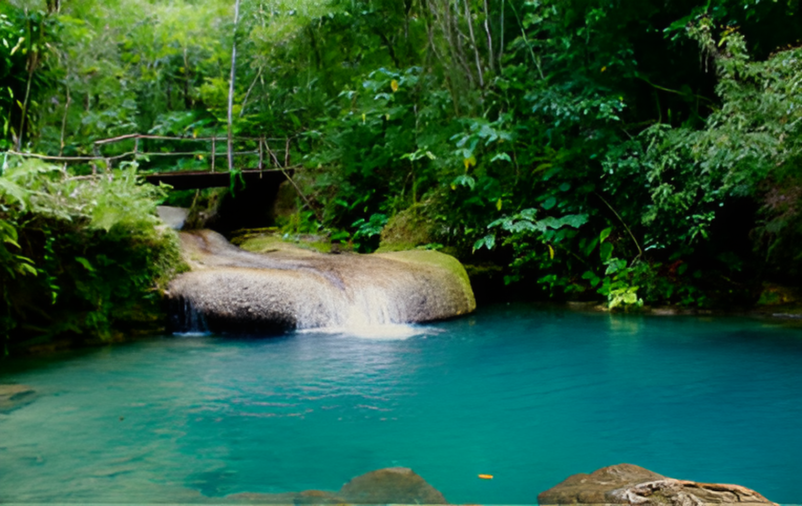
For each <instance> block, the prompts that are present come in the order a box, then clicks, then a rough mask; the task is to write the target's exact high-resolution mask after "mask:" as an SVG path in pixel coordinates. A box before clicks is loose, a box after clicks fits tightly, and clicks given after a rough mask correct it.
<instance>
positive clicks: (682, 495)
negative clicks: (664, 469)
mask: <svg viewBox="0 0 802 506" xmlns="http://www.w3.org/2000/svg"><path fill="white" fill-rule="evenodd" d="M537 500H538V503H539V504H541V505H549V504H630V505H640V506H652V505H654V506H657V505H672V506H701V505H704V504H740V505H743V506H749V505H755V506H756V505H764V506H765V505H771V504H774V503H772V502H771V501H769V500H768V499H766V498H765V497H763V496H762V495H760V494H758V493H757V492H755V491H754V490H750V489H748V488H745V487H741V486H739V485H722V484H718V483H697V482H694V481H687V480H676V479H673V478H667V477H665V476H662V475H660V474H657V473H653V472H652V471H649V470H648V469H644V468H642V467H639V466H635V465H632V464H618V465H616V466H609V467H604V468H601V469H598V470H596V471H594V472H593V473H591V474H584V473H580V474H575V475H573V476H569V477H568V478H567V479H566V480H565V481H563V482H562V483H560V484H559V485H556V486H554V487H553V488H550V489H549V490H547V491H545V492H542V493H541V494H540V495H538V496H537Z"/></svg>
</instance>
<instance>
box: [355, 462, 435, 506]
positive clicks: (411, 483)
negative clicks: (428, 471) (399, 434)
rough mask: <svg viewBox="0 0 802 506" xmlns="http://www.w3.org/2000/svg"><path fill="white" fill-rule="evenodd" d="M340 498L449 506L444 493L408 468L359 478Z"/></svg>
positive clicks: (358, 502)
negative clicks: (443, 505) (446, 505)
mask: <svg viewBox="0 0 802 506" xmlns="http://www.w3.org/2000/svg"><path fill="white" fill-rule="evenodd" d="M339 495H340V496H341V497H343V498H344V499H345V500H346V501H347V502H351V503H357V504H390V503H395V504H448V501H446V498H445V497H443V494H441V493H440V492H439V491H438V490H437V489H435V488H434V487H433V486H431V485H429V484H428V483H426V480H424V479H423V478H421V477H420V476H418V475H417V474H415V472H414V471H412V469H409V468H406V467H390V468H387V469H379V470H378V471H373V472H370V473H367V474H363V475H362V476H357V477H356V478H354V479H353V480H351V481H349V482H348V483H346V484H345V486H343V488H341V489H340V494H339Z"/></svg>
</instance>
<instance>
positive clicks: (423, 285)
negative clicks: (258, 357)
mask: <svg viewBox="0 0 802 506" xmlns="http://www.w3.org/2000/svg"><path fill="white" fill-rule="evenodd" d="M180 237H181V243H182V251H183V255H184V259H185V261H186V262H187V264H188V265H190V267H191V271H190V272H187V273H184V274H181V275H180V276H178V277H177V278H176V279H175V280H173V282H172V283H171V284H170V286H169V288H168V297H169V300H170V301H171V306H172V312H173V314H174V315H175V318H174V323H175V326H176V328H177V329H179V330H180V329H184V330H193V329H194V330H198V329H197V327H198V326H200V327H203V326H205V327H206V328H208V329H209V330H241V331H283V330H287V329H294V328H317V327H330V326H346V325H376V324H387V323H412V322H425V321H431V320H439V319H444V318H449V317H453V316H457V315H461V314H466V313H469V312H471V311H473V310H474V309H475V307H476V303H475V301H474V297H473V291H472V290H471V286H470V281H469V280H468V276H467V274H466V273H465V269H464V268H463V267H462V265H461V264H460V263H459V262H458V261H457V260H456V259H455V258H453V257H451V256H448V255H445V254H443V253H439V252H436V251H424V250H414V251H402V252H393V253H386V254H374V255H358V254H352V253H344V254H338V255H333V254H322V253H319V252H317V251H310V250H306V249H301V248H298V247H296V246H294V245H291V244H286V243H283V244H282V243H280V241H276V242H275V243H266V245H265V247H264V248H263V249H262V250H261V251H262V252H261V253H255V252H249V251H245V250H242V249H240V248H237V247H235V246H233V245H231V244H230V243H228V242H227V241H226V240H225V238H223V237H222V236H221V235H219V234H217V233H215V232H212V231H209V230H202V231H196V232H192V233H186V232H185V233H181V234H180ZM193 327H194V328H193Z"/></svg>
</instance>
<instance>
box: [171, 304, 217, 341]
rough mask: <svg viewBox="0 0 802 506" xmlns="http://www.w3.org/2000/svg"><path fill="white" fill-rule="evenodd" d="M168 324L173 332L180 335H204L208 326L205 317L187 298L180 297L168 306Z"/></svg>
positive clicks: (207, 330)
mask: <svg viewBox="0 0 802 506" xmlns="http://www.w3.org/2000/svg"><path fill="white" fill-rule="evenodd" d="M170 306H171V308H170V324H171V327H172V329H173V331H175V332H178V333H182V334H206V333H208V332H209V325H208V324H207V323H206V317H205V316H204V315H203V313H202V312H201V311H199V310H198V308H197V307H195V304H193V302H192V300H191V299H190V298H189V297H181V298H179V299H178V300H175V301H173V302H172V303H171V304H170Z"/></svg>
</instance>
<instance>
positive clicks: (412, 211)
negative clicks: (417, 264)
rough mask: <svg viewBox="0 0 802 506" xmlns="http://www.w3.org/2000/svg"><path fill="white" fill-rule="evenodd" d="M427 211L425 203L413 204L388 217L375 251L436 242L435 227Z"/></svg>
mask: <svg viewBox="0 0 802 506" xmlns="http://www.w3.org/2000/svg"><path fill="white" fill-rule="evenodd" d="M427 211H428V206H427V205H426V204H415V205H413V206H411V207H409V208H407V209H404V210H403V211H401V212H400V213H398V214H396V215H395V216H393V217H392V218H390V220H389V221H388V222H387V225H385V227H384V229H383V230H382V233H381V243H380V244H379V249H378V251H377V252H378V253H384V252H389V251H404V250H410V249H415V248H416V247H418V246H424V245H427V244H432V243H435V242H437V241H436V238H437V235H438V234H437V228H436V226H435V225H434V220H433V218H432V217H430V216H428V212H427Z"/></svg>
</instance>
